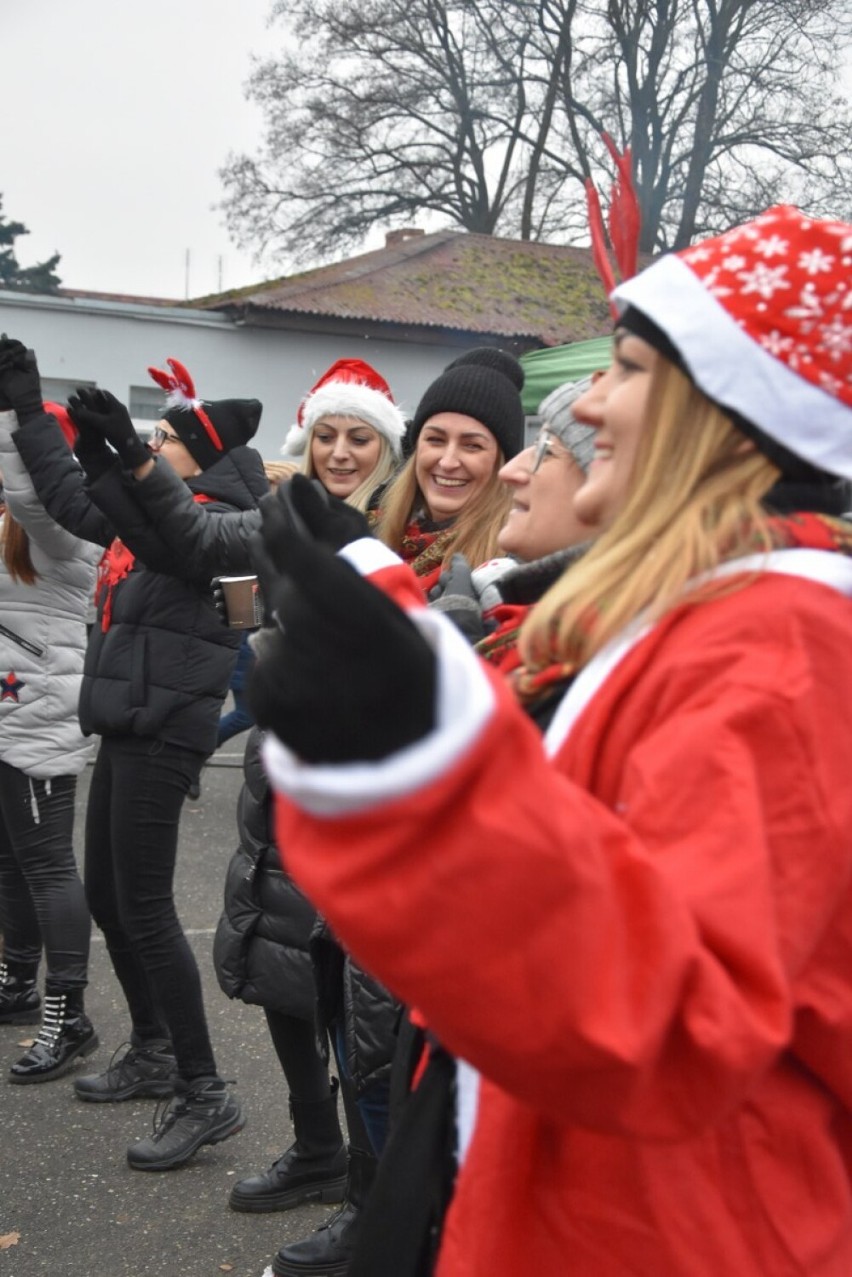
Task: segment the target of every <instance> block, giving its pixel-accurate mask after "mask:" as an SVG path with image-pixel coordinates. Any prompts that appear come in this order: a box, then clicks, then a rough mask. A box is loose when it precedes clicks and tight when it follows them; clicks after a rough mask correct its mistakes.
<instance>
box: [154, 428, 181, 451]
mask: <svg viewBox="0 0 852 1277" xmlns="http://www.w3.org/2000/svg"><path fill="white" fill-rule="evenodd" d="M167 441H168V442H169V443H182V442H183V441H182V440H181V438H180V436H179V435H170V434H169V432H168V430H164V429H163V427H162V426H155V427H154V429H153V430H152V431H151V446H152V448H162V446H163V444H164V443H166V442H167Z"/></svg>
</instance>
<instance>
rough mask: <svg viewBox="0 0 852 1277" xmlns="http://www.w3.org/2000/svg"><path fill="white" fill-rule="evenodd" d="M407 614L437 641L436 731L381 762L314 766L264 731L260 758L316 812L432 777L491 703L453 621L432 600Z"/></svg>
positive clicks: (353, 807)
mask: <svg viewBox="0 0 852 1277" xmlns="http://www.w3.org/2000/svg"><path fill="white" fill-rule="evenodd" d="M353 544H354V545H361V544H362V542H354V543H353ZM408 615H409V616H410V617H411V620H412V621H413V622H414V623H415V625H417V627H418V628H419V629H420V631H421V633H422V634H423V636H424V638H425V639H426V641H427V642H428V643H429V644H430V645H431V646H432V647H433V648H434V649H435V655H436V660H437V667H438V698H437V705H436V714H435V717H436V719H437V726H436V728H435V730H434V731H432V732H430V733H429V735H428V736H425V737H423V739H422V740H418V741H415V743H414V744H413V745H409V746H408V747H407V748H406V749H401V750H399V751H398V752H397V753H396V754H391V755H390V756H389V757H388V758H383V759H381V760H380V761H379V762H376V763H339V764H322V765H317V766H310V765H308V764H306V763H302V762H300V760H299V759H298V758H297V757H296V755H295V754H293V753H292V752H291V751H290V750H289V749H287V747H286V746H285V745H282V744H281V742H280V741H279V740H278V739H277V738H276V737H275V736H273V735H272V733H271V732H270V733H268V734H267V736H266V739H265V741H264V744H263V760H264V763H265V765H266V772H267V775H268V776H269V779H270V781H271V783H272V785H273V787H274V788H275V789H277V790H279V791H280V792H281V793H283V794H286V795H287V796H288V798H290V799H292V801H293V802H294V803H296V804H297V805H298V806H299V807H301V808H302V809H303V810H304V811H307V812H310V813H311V815H313V816H319V817H323V816H325V817H331V818H333V817H335V816H345V815H349V814H351V813H355V812H359V811H365V810H367V809H368V808H370V807H374V806H379V805H381V804H382V803H387V802H392V801H393V800H394V799H396V798H402V797H404V796H405V795H406V794H410V793H413V792H414V791H415V790H417V789H420V788H421V787H422V786H423V785H427V784H429V782H430V781H432V780H435V779H437V778H438V777H439V776H442V775H443V774H444V772H446V771H447V770H448V769H449V768H450V767H452V765H453V763H454V762H455V761H456V759H457V758H460V757H461V756H462V755H463V754H464V753H465V752H466V751H467V750H468V749H469V748H470V746H471V745H472V744H473V742H474V741H475V740H476V739H477V737H478V736H479V734H480V733H481V732H482V731H483V729H484V727H485V724H486V722H487V721H488V719H489V718H490V716H491V714H492V713H493V711H494V704H495V701H494V692H493V690H492V688H491V684H490V683H489V682H488V678H487V676H486V674H485V672H484V670H483V669H482V668H481V664H480V661H479V658H478V657H477V656H475V655H474V653H473V651H472V649H471V648H470V646H469V645H468V643H467V641H466V640H465V639H464V638H462V635H461V634H460V632H459V631H458V630H457V629H456V627H455V626H454V625H453V623H452V621H448V620H447V619H446V617H444V616H442V615H441V614H440V613H437V612H430V611H429V609H428V608H421V609H419V610H418V611H416V612H409V613H408Z"/></svg>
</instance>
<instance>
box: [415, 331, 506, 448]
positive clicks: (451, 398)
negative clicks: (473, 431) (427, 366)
mask: <svg viewBox="0 0 852 1277" xmlns="http://www.w3.org/2000/svg"><path fill="white" fill-rule="evenodd" d="M523 386H524V370H523V368H522V367H521V365H520V364H519V363H518V361H517V359H515V357H514V355H510V354H509V353H508V352H507V351H505V350H500V349H499V347H497V346H475V347H474V348H473V350H467V351H465V353H464V354H463V355H459V356H458V358H457V359H454V360H453V362H452V363H451V364H448V365H447V367H446V368H445V369H444V371H443V372H442V373H441V375H440V377H436V379H435V380H434V381H433V382H432V384H431V385H430V386H427V388H426V390H425V391H424V393H423V398H422V399H421V400H420V403H419V404H418V405H417V411H416V412H415V414H414V419H413V421H412V437H413V439H414V440H416V439H417V436H418V435H419V434H420V431H421V430H422V429H423V426H424V425H425V424H426V422H427V421H428V420H429V419H430V418H431V417H436V416H437V415H438V414H439V413H441V412H458V413H461V414H462V415H464V416H465V417H473V418H474V420H475V421H479V422H481V424H482V425H483V426H485V428H486V429H487V430H489V431H490V432H491V434H492V435H493V436H494V438H495V439H496V440H497V443H498V444H499V445H500V449H501V451H502V453H503V456H504V457H505V459H506V460H507V461H508V460H509V458H510V457H514V456H516V455H517V454H518V453H519V452H520V451H521V449H522V448H523V446H524V409H523V405H522V403H521V391H522V390H523Z"/></svg>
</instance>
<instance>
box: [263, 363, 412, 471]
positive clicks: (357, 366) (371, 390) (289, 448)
mask: <svg viewBox="0 0 852 1277" xmlns="http://www.w3.org/2000/svg"><path fill="white" fill-rule="evenodd" d="M321 417H353V418H356V419H357V420H359V421H364V422H366V423H367V425H368V426H372V427H373V429H374V430H377V431H378V432H379V434H380V435H384V437H385V438H386V439H387V441H388V443H389V444H390V446H391V448H392V450H393V454H394V457H396V458H397V459H399V458H400V457H401V456H402V440H403V436H404V434H405V418H404V417H403V415H402V413H401V412H400V410H399V408H398V407H397V406H396V404H395V403H394V401H393V396H392V395H391V390H390V386H389V385H388V383H387V382H386V381H385V379H384V377H382V376H381V374H380V373H377V372H376V370H375V368H371V367H370V365H369V364H368V363H365V362H364V360H363V359H338V360H337V362H336V363H333V364H332V365H331V367H330V368H329V369H328V370H327V371H326V372H324V373H323V375H322V376H321V377H320V379H319V381H318V382H317V383H316V384H315V385H314V386H312V387H311V389H310V390H309V391H308V393H307V394H306V395H305V397H304V399H303V400H302V402H301V404H300V405H299V411H298V413H297V415H296V424H295V425H294V426H291V427H290V429H289V431H288V432H287V438H286V439H285V440H284V446H283V447H282V449H281V452H282V455H283V456H285V457H300V456H301V455H302V453H303V452H304V451H305V448H306V447H307V441H308V437H309V436H310V433H311V430H312V429H313V427H314V426H315V425H316V423H317V422H318V421H319V420H320V418H321Z"/></svg>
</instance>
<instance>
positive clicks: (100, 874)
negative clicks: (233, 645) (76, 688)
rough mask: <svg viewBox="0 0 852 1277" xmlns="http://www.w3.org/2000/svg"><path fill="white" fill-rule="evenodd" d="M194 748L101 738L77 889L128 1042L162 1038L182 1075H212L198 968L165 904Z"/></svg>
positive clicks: (195, 767) (195, 764)
mask: <svg viewBox="0 0 852 1277" xmlns="http://www.w3.org/2000/svg"><path fill="white" fill-rule="evenodd" d="M203 761H204V757H203V755H202V754H199V753H196V752H195V751H194V750H189V749H183V748H181V747H180V746H177V745H169V744H167V743H166V742H164V741H157V740H150V739H146V738H142V737H132V736H119V737H104V738H103V740H102V741H101V745H100V751H99V753H98V758H97V762H96V763H95V768H94V772H93V774H92V784H91V789H90V792H89V807H88V811H87V813H86V865H85V882H86V895H87V897H88V900H89V907H90V909H91V911H92V917H93V918H94V920H95V922H96V923H97V924H98V926H99V927H100V929H101V930H102V931H103V933H104V937H105V939H106V943H107V948H108V950H109V955H110V958H111V959H112V965H113V967H114V969H115V974H116V975H117V976H118V979H119V982H120V984H121V987H122V989H123V991H124V996H125V998H126V999H127V1005H128V1008H129V1010H130V1018H131V1021H132V1025H133V1033H132V1040H133V1042H134V1043H135V1044H136V1045H140V1044H142V1043H143V1042H146V1041H151V1040H152V1039H154V1038H170V1039H171V1042H172V1045H173V1047H174V1051H175V1056H176V1057H177V1065H178V1073H179V1074H180V1076H181V1077H182V1078H183V1079H184V1080H186V1081H191V1080H192V1079H194V1078H197V1077H215V1076H216V1063H215V1060H214V1058H213V1048H212V1046H211V1044H210V1034H209V1032H208V1028H207V1019H206V1016H205V1013H204V1003H203V1001H202V996H201V977H200V976H199V973H198V965H197V963H196V961H195V957H194V955H193V952H192V950H191V949H190V947H189V944H188V942H187V939H186V936H185V935H184V934H183V929H182V928H181V925H180V919H179V918H178V915H177V911H176V909H175V901H174V890H173V888H174V872H175V861H176V858H177V843H178V822H179V820H180V811H181V807H182V805H183V800H184V798H185V796H186V793H187V790H188V789H189V787H190V785H191V784H192V782H193V781H194V780H197V779H198V775H199V772H200V770H201V764H202V762H203Z"/></svg>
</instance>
